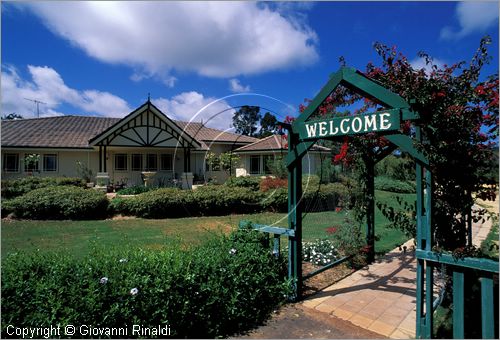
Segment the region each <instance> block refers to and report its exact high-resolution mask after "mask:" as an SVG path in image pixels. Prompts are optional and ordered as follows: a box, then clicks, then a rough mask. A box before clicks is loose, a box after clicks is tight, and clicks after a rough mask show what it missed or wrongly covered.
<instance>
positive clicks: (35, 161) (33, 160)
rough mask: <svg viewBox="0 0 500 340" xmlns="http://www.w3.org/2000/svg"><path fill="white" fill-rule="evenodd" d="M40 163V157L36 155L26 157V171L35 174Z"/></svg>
mask: <svg viewBox="0 0 500 340" xmlns="http://www.w3.org/2000/svg"><path fill="white" fill-rule="evenodd" d="M39 163H40V155H39V154H36V153H32V154H25V155H24V171H25V172H33V171H38V169H40V167H39Z"/></svg>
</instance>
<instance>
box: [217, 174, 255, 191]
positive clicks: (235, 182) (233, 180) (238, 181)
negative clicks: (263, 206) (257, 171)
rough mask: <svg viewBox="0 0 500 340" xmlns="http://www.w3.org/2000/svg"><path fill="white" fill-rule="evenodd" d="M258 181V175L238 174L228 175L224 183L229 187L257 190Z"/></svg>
mask: <svg viewBox="0 0 500 340" xmlns="http://www.w3.org/2000/svg"><path fill="white" fill-rule="evenodd" d="M259 183H260V178H259V177H251V176H240V177H229V178H228V179H227V181H226V182H225V183H224V185H225V186H227V187H230V188H249V189H252V190H255V191H257V190H259Z"/></svg>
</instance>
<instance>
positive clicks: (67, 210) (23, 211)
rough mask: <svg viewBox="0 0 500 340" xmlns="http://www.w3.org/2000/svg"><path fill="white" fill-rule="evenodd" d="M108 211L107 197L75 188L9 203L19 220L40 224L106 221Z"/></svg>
mask: <svg viewBox="0 0 500 340" xmlns="http://www.w3.org/2000/svg"><path fill="white" fill-rule="evenodd" d="M107 208H108V199H107V198H106V195H105V194H104V193H102V192H98V191H95V190H92V189H83V188H78V187H75V186H50V187H46V188H40V189H35V190H32V191H30V192H28V193H27V194H24V195H23V196H19V197H16V198H14V199H13V200H11V201H9V209H11V211H12V212H14V214H15V216H16V217H18V218H29V219H40V220H43V219H74V220H79V219H94V218H104V217H106V215H107Z"/></svg>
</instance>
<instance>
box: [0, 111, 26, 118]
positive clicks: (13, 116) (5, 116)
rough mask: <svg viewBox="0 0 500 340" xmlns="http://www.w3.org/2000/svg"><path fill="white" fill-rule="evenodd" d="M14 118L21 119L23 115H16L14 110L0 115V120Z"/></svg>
mask: <svg viewBox="0 0 500 340" xmlns="http://www.w3.org/2000/svg"><path fill="white" fill-rule="evenodd" d="M15 119H23V116H21V115H18V114H17V113H15V112H13V113H9V114H8V115H4V116H2V120H15Z"/></svg>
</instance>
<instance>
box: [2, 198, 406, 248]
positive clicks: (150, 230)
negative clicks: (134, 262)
mask: <svg viewBox="0 0 500 340" xmlns="http://www.w3.org/2000/svg"><path fill="white" fill-rule="evenodd" d="M394 195H397V196H400V197H402V198H404V199H406V200H409V201H411V200H414V195H412V194H392V193H386V192H379V191H377V192H376V199H377V200H380V201H383V202H391V201H393V196H394ZM345 213H346V212H344V211H342V212H334V211H327V212H321V213H306V214H305V216H304V220H303V230H304V232H303V237H304V240H305V241H311V240H314V239H318V238H327V237H332V236H331V235H329V234H327V233H326V228H328V227H331V226H334V225H339V224H341V223H342V222H343V221H344V217H345ZM286 216H287V215H286V214H278V213H260V214H252V215H230V216H216V217H188V218H178V219H161V220H149V219H139V218H137V219H135V218H134V219H123V220H101V221H28V220H22V221H19V220H3V221H2V242H1V244H2V257H4V256H5V255H6V254H8V253H9V252H15V251H19V250H23V251H27V252H31V251H36V250H37V249H40V251H53V250H62V251H68V252H71V253H72V254H74V255H76V256H82V255H85V254H87V253H88V252H90V250H91V249H92V246H93V245H99V246H105V247H109V246H116V247H125V246H142V247H147V248H154V249H156V248H162V247H168V246H169V244H172V243H179V242H180V243H182V244H183V245H186V246H188V245H193V244H199V243H201V242H204V241H205V240H207V238H209V237H211V236H212V235H215V234H217V233H221V232H224V233H227V232H229V231H231V230H233V229H235V228H236V226H237V225H238V222H239V221H240V220H243V219H245V220H251V221H252V222H255V223H262V224H275V225H277V226H283V227H286V225H287V218H286ZM375 222H376V225H375V234H376V236H377V237H378V238H379V241H377V242H376V244H375V249H376V251H377V253H386V252H387V251H389V250H392V249H393V248H394V247H396V246H398V245H400V244H401V243H403V242H405V241H406V238H405V236H404V234H403V233H402V232H400V231H399V230H395V229H392V228H390V227H389V221H387V219H385V217H384V216H382V214H381V213H380V211H378V209H376V215H375ZM283 241H285V240H283Z"/></svg>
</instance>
